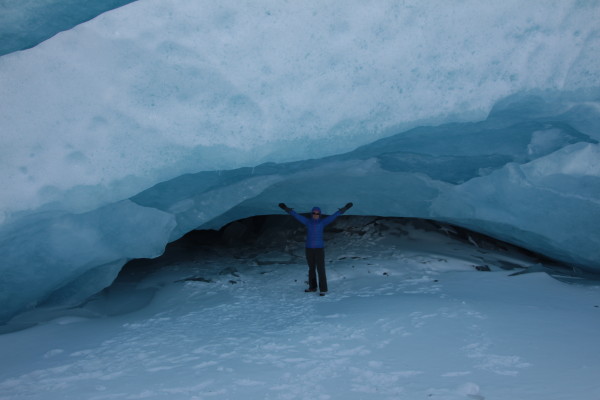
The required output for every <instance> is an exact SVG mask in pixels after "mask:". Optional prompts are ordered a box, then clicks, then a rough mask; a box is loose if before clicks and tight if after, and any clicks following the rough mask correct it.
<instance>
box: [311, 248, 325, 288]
mask: <svg viewBox="0 0 600 400" xmlns="http://www.w3.org/2000/svg"><path fill="white" fill-rule="evenodd" d="M306 262H307V263H308V287H309V288H310V289H316V288H317V273H318V274H319V290H320V291H321V292H326V291H327V275H326V274H325V249H309V248H307V249H306Z"/></svg>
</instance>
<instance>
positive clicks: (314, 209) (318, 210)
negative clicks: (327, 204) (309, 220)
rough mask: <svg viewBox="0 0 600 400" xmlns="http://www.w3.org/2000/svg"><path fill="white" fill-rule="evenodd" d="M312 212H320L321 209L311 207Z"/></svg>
mask: <svg viewBox="0 0 600 400" xmlns="http://www.w3.org/2000/svg"><path fill="white" fill-rule="evenodd" d="M312 212H318V213H319V214H321V209H320V208H319V207H313V209H312Z"/></svg>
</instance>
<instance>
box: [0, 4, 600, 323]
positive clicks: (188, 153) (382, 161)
mask: <svg viewBox="0 0 600 400" xmlns="http://www.w3.org/2000/svg"><path fill="white" fill-rule="evenodd" d="M48 3H52V4H58V3H61V2H60V1H56V0H54V1H51V2H48ZM63 3H64V4H63V5H65V4H66V5H68V4H69V3H70V2H68V1H64V2H63ZM123 3H126V1H122V2H118V1H116V2H115V1H113V2H106V4H108V5H109V6H106V8H110V7H112V6H116V5H120V4H123ZM110 4H112V6H110ZM0 7H3V10H2V12H3V15H4V17H3V20H2V22H3V26H4V27H3V31H2V33H3V41H4V38H5V37H6V38H8V39H10V40H11V41H15V40H16V41H19V40H21V39H19V38H18V37H19V36H18V35H20V34H22V33H23V32H33V33H39V34H40V35H41V36H40V37H50V36H51V35H52V32H48V31H47V30H48V29H56V26H61V27H62V28H61V29H67V30H65V31H63V32H61V33H58V34H57V35H56V36H53V37H51V38H50V39H48V40H46V41H44V42H42V43H40V44H39V45H37V46H35V47H33V48H30V49H27V50H24V51H17V52H12V53H10V54H6V55H4V56H2V57H0V91H1V96H0V181H1V182H2V186H3V190H2V191H1V192H0V224H1V225H0V249H1V253H2V262H1V264H0V276H1V278H0V304H2V307H1V309H0V321H5V320H7V319H8V318H10V317H11V316H12V315H14V314H16V313H18V312H20V311H23V310H25V309H27V308H30V307H32V306H35V305H36V304H38V303H40V302H42V301H51V302H56V303H61V304H67V303H73V304H74V303H77V302H78V301H81V300H82V299H84V298H85V297H86V296H89V295H91V294H93V293H95V292H96V291H98V290H100V289H102V288H103V287H105V286H107V285H108V284H110V282H111V281H112V280H113V279H114V277H115V276H116V274H117V273H118V271H119V269H120V268H121V266H122V265H123V264H124V263H125V262H126V261H127V260H129V259H131V258H136V257H153V256H157V255H159V254H160V253H161V252H162V251H163V249H164V246H165V244H166V243H167V242H168V241H171V240H174V239H176V238H178V237H180V236H181V235H183V234H184V233H186V232H188V231H189V230H192V229H195V228H198V227H201V228H218V227H220V226H222V225H223V224H226V223H227V222H230V221H233V220H235V219H238V218H242V217H247V216H251V215H257V214H270V213H276V212H279V210H278V208H277V206H276V204H277V203H279V202H281V201H284V202H286V203H288V205H290V206H293V207H295V208H296V209H297V210H299V211H302V210H303V209H308V208H309V207H311V206H313V205H315V204H318V205H320V206H321V207H322V208H323V209H324V211H325V212H332V211H334V210H335V209H336V207H339V206H341V205H342V204H345V203H346V202H347V201H353V202H354V204H355V207H354V208H353V209H352V212H353V213H355V214H363V215H383V216H403V217H423V218H432V219H438V220H444V221H447V222H452V223H455V224H458V225H461V226H465V227H468V228H471V229H474V230H477V231H480V232H483V233H486V234H489V235H492V236H496V237H498V238H501V239H504V240H507V241H510V242H513V243H516V244H520V245H523V246H525V247H527V248H529V249H531V250H535V251H538V252H541V253H544V254H546V255H548V256H551V257H554V258H556V259H559V260H561V261H562V262H564V263H567V264H569V265H571V266H573V267H574V268H578V269H583V270H585V269H587V270H592V271H594V270H595V271H598V270H600V262H599V261H600V256H599V255H598V254H599V253H598V251H597V250H598V248H599V247H600V229H598V227H599V226H600V147H599V145H598V140H599V139H600V103H599V101H600V68H598V65H600V60H599V56H598V55H599V54H600V23H599V22H600V4H599V3H596V2H581V1H566V0H560V1H544V2H542V1H539V2H538V1H533V2H527V3H523V2H521V1H510V0H509V1H504V2H501V4H500V3H498V4H495V3H494V4H492V3H489V2H487V3H486V2H480V1H463V2H460V3H454V2H444V1H428V2H421V1H417V0H414V1H403V2H399V1H377V2H364V1H348V0H344V1H327V2H322V1H303V2H285V1H279V0H277V1H275V0H273V1H260V2H239V1H219V2H212V1H197V0H177V1H175V0H171V1H169V0H139V1H136V2H133V3H130V4H127V5H125V6H123V7H121V8H117V9H114V10H111V11H109V12H106V13H104V14H102V15H100V16H98V17H96V18H95V19H92V20H90V21H88V22H85V23H82V24H80V25H77V26H75V27H73V28H72V29H71V26H70V25H69V24H72V21H75V20H77V21H85V20H87V19H88V18H89V16H86V15H87V14H85V13H86V12H88V13H89V11H90V10H85V9H82V7H81V6H80V5H79V6H78V7H65V11H64V12H63V13H64V15H67V14H70V15H69V18H68V21H67V22H64V24H63V23H62V22H60V21H59V23H58V24H57V25H52V26H53V28H46V27H45V26H46V25H43V26H42V27H40V25H37V24H34V23H32V22H31V21H36V20H37V19H39V18H42V19H43V18H44V17H43V16H40V15H39V9H38V8H32V7H31V2H27V1H23V2H16V1H4V2H2V3H0ZM55 10H56V8H55ZM69 10H70V11H69ZM5 11H10V12H5ZM84 14H85V15H84ZM16 15H18V16H19V17H18V18H17V17H14V19H11V18H13V17H11V16H16ZM23 15H25V16H26V17H25V18H23ZM7 16H8V17H7ZM60 16H61V12H55V13H52V14H49V16H47V17H46V18H56V19H58V20H60ZM65 18H66V17H65ZM78 18H79V20H78ZM24 20H25V21H29V24H30V25H26V27H25V28H24V27H23V21H24ZM69 21H71V22H69ZM7 24H8V27H7ZM61 24H62V25H61ZM37 30H45V31H44V32H36V31H37ZM8 39H7V40H8ZM27 40H30V39H27ZM27 40H26V39H22V44H21V47H20V48H23V49H25V48H27V47H29V46H30V44H28V43H27ZM17 47H18V46H17Z"/></svg>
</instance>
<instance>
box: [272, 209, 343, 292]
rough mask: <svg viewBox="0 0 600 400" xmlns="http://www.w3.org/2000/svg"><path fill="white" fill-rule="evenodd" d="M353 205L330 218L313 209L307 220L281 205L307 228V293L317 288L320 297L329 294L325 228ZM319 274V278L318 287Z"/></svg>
mask: <svg viewBox="0 0 600 400" xmlns="http://www.w3.org/2000/svg"><path fill="white" fill-rule="evenodd" d="M352 206H353V204H352V203H348V204H346V205H345V206H344V207H342V208H340V209H339V210H338V211H336V212H335V213H333V214H331V215H330V216H328V217H325V218H321V209H320V208H319V207H313V209H312V211H311V218H306V217H304V216H302V215H300V214H298V213H297V212H296V211H294V210H293V209H291V208H289V207H288V206H286V205H285V203H279V207H280V208H281V209H283V210H284V211H285V212H286V213H288V214H290V215H291V216H292V217H294V218H295V219H296V220H298V221H299V222H300V223H302V224H303V225H304V226H306V250H305V251H306V262H307V263H308V289H306V290H305V292H316V291H317V288H318V289H319V291H320V295H321V296H324V295H325V293H327V290H328V288H327V274H326V273H325V243H324V240H323V231H324V230H325V227H326V226H327V225H329V224H330V223H332V222H333V221H335V219H336V218H337V217H339V216H340V215H342V214H343V213H345V212H346V211H348V209H349V208H350V207H352ZM317 274H318V277H319V280H318V285H317Z"/></svg>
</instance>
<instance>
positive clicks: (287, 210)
mask: <svg viewBox="0 0 600 400" xmlns="http://www.w3.org/2000/svg"><path fill="white" fill-rule="evenodd" d="M279 208H281V209H282V210H283V211H285V212H288V213H289V212H290V211H292V209H291V208H289V207H288V206H286V205H285V203H279Z"/></svg>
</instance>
